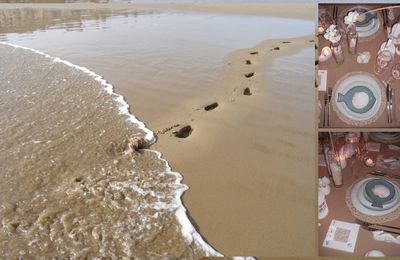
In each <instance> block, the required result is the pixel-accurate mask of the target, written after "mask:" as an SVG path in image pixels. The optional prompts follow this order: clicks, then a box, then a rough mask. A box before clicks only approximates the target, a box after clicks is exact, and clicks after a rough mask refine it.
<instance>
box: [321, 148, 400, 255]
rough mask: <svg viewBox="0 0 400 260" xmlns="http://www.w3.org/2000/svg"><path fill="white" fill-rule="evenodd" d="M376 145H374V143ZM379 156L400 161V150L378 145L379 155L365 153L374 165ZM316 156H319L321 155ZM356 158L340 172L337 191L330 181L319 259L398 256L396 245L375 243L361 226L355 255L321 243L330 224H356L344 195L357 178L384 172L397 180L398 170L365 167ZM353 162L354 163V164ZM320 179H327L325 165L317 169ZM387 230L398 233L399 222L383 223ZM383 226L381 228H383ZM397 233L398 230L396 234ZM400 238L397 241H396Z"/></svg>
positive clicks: (399, 219) (397, 245) (399, 172)
mask: <svg viewBox="0 0 400 260" xmlns="http://www.w3.org/2000/svg"><path fill="white" fill-rule="evenodd" d="M371 142H373V141H371ZM374 143H375V142H374ZM375 144H376V143H375ZM379 155H381V156H384V157H388V156H395V157H399V158H400V150H391V149H390V148H389V145H388V144H385V143H381V144H380V149H379V151H368V157H370V158H371V159H372V160H373V161H375V162H376V159H377V157H378V156H379ZM319 156H322V155H321V154H320V155H319ZM357 160H359V159H358V158H357V157H353V158H350V159H347V166H346V168H344V169H343V170H342V176H343V184H342V186H341V187H340V188H336V187H334V186H333V181H332V180H331V184H330V186H331V192H330V194H328V195H327V196H326V197H325V200H326V204H327V207H328V215H327V216H326V217H325V218H323V219H320V220H319V221H318V226H319V227H318V229H319V230H318V233H319V238H318V243H319V255H320V256H364V255H365V254H366V253H367V252H368V251H371V250H379V251H381V252H383V253H384V254H385V256H400V245H399V244H396V243H393V242H391V243H389V242H384V241H377V240H375V239H374V237H373V233H372V230H368V229H366V228H365V227H363V226H362V225H360V228H359V233H358V236H357V240H356V244H355V248H354V252H345V251H340V250H336V249H332V248H328V247H324V246H323V243H324V239H325V237H326V235H327V232H328V230H329V226H330V224H331V222H332V220H338V221H343V222H347V223H353V224H359V223H360V222H359V219H358V218H357V217H355V216H354V215H353V213H352V211H351V210H350V208H349V207H348V205H347V203H346V192H347V190H348V189H349V187H351V186H352V184H354V183H355V182H357V181H358V180H360V178H366V177H368V176H372V177H375V176H373V175H370V173H371V172H373V171H376V170H383V171H384V172H385V173H389V174H395V175H398V176H400V170H399V169H397V170H388V169H382V168H380V167H378V166H374V167H368V166H366V165H365V164H363V163H361V162H359V161H357ZM355 162H356V163H355ZM318 168H319V169H318V170H319V177H320V178H322V177H324V176H326V177H328V178H330V177H329V173H328V169H327V167H326V166H324V165H321V164H320V165H319V166H318ZM390 181H392V182H393V183H395V184H396V185H398V186H399V187H400V182H399V181H400V179H395V178H391V179H390ZM383 224H384V225H386V226H391V227H395V228H399V229H400V218H396V219H393V220H390V221H388V222H384V223H383ZM383 224H382V225H383ZM399 231H400V230H399ZM399 238H400V237H399Z"/></svg>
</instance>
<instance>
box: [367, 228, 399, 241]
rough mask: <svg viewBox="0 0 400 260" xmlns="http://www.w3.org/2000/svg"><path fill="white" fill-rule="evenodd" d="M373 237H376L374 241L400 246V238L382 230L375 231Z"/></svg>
mask: <svg viewBox="0 0 400 260" xmlns="http://www.w3.org/2000/svg"><path fill="white" fill-rule="evenodd" d="M372 235H373V236H374V239H375V240H376V241H384V242H388V243H395V244H398V245H400V236H394V235H392V234H390V233H387V232H384V231H381V230H377V231H373V232H372Z"/></svg>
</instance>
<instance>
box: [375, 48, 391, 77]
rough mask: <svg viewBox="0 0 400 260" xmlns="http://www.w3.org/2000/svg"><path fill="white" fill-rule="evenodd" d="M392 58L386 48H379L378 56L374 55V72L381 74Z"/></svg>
mask: <svg viewBox="0 0 400 260" xmlns="http://www.w3.org/2000/svg"><path fill="white" fill-rule="evenodd" d="M392 59H393V56H392V53H391V52H390V51H389V50H388V49H383V50H380V51H379V52H378V56H377V57H376V66H375V73H376V74H382V73H383V71H384V69H385V68H386V67H387V66H389V63H390V62H391V61H392Z"/></svg>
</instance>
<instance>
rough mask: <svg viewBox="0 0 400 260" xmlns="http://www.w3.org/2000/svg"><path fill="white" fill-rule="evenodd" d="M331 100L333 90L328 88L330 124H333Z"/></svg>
mask: <svg viewBox="0 0 400 260" xmlns="http://www.w3.org/2000/svg"><path fill="white" fill-rule="evenodd" d="M331 100H332V90H331V89H329V88H328V126H330V125H331Z"/></svg>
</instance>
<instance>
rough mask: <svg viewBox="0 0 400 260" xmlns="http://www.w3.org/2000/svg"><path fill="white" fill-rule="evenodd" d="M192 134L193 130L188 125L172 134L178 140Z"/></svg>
mask: <svg viewBox="0 0 400 260" xmlns="http://www.w3.org/2000/svg"><path fill="white" fill-rule="evenodd" d="M192 132H193V128H192V127H191V126H190V125H187V126H184V127H182V128H181V129H179V131H176V132H173V134H174V135H175V136H176V137H178V138H186V137H188V136H189V135H190V134H191V133H192Z"/></svg>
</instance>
